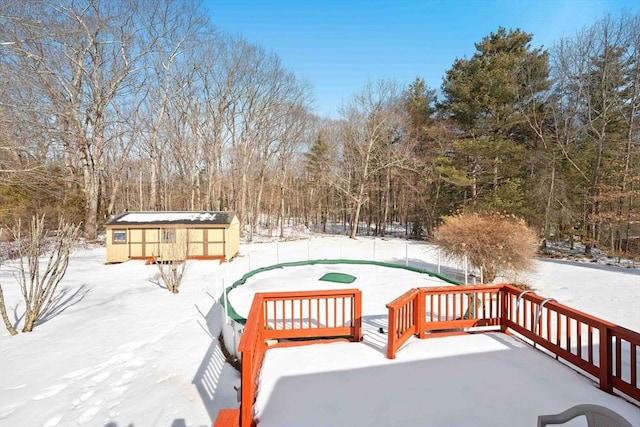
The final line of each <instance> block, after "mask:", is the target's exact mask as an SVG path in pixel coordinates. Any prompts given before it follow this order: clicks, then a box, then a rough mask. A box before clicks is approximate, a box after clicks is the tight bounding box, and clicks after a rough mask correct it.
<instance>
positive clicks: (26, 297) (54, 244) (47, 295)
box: [0, 216, 79, 335]
mask: <svg viewBox="0 0 640 427" xmlns="http://www.w3.org/2000/svg"><path fill="white" fill-rule="evenodd" d="M12 234H13V241H14V243H15V247H16V249H15V251H16V256H17V258H18V271H17V274H16V277H17V279H18V282H19V284H20V290H21V292H22V298H23V301H24V304H25V315H24V326H23V328H22V332H31V331H32V330H33V328H34V327H35V325H36V324H37V323H38V321H40V320H42V319H43V318H44V317H45V316H46V315H47V314H48V313H49V312H50V309H51V308H52V306H53V304H54V303H55V300H56V297H57V295H58V285H59V284H60V281H62V278H63V277H64V275H65V273H66V271H67V266H68V265H69V255H70V252H71V249H72V248H73V245H74V244H75V242H76V240H77V238H78V235H79V226H77V225H72V224H69V223H67V222H65V221H64V220H63V219H60V221H59V222H58V227H57V229H56V230H55V231H54V232H52V233H49V231H48V230H47V229H46V228H45V217H44V216H42V217H33V218H32V219H31V223H30V224H29V227H28V232H27V235H24V234H23V231H22V223H21V221H18V223H17V224H16V225H15V227H13V229H12ZM43 254H45V255H44V259H42V257H43ZM0 309H1V312H2V318H3V321H4V323H5V326H6V327H7V330H9V333H11V334H12V335H15V334H16V331H15V329H14V328H13V327H12V326H11V323H10V322H9V319H8V318H7V317H6V309H5V305H4V297H3V293H2V287H1V286H0Z"/></svg>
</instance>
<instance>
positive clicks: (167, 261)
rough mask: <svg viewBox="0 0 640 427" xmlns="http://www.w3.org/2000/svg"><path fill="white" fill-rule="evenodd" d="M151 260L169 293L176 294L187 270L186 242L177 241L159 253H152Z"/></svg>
mask: <svg viewBox="0 0 640 427" xmlns="http://www.w3.org/2000/svg"><path fill="white" fill-rule="evenodd" d="M153 261H154V264H155V265H156V266H157V267H158V272H159V273H160V279H161V280H162V283H164V285H165V286H166V288H167V289H168V290H169V291H170V292H171V293H173V294H177V293H178V292H179V288H180V285H181V284H182V279H183V277H184V273H185V272H186V270H187V246H186V244H184V245H183V244H181V243H177V244H175V245H174V246H170V247H169V248H168V249H165V251H164V252H163V253H161V254H160V255H155V254H154V255H153Z"/></svg>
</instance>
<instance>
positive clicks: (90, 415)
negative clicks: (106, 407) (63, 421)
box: [76, 406, 100, 424]
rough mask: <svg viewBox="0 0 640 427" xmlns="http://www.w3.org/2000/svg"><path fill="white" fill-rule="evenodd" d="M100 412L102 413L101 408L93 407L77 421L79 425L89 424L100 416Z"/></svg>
mask: <svg viewBox="0 0 640 427" xmlns="http://www.w3.org/2000/svg"><path fill="white" fill-rule="evenodd" d="M98 412H100V407H99V406H92V407H91V408H89V409H87V410H86V411H84V412H83V413H82V415H80V417H79V418H78V419H77V420H76V422H77V423H78V424H84V423H87V422H89V421H91V420H92V419H93V417H95V416H96V415H97V414H98Z"/></svg>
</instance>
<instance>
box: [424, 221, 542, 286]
mask: <svg viewBox="0 0 640 427" xmlns="http://www.w3.org/2000/svg"><path fill="white" fill-rule="evenodd" d="M434 242H435V243H436V244H437V245H438V246H439V247H440V248H441V249H442V251H443V252H444V253H445V255H446V256H448V257H449V258H451V259H454V260H456V261H463V260H464V258H465V257H467V259H468V262H469V265H470V266H472V267H473V268H476V269H478V270H479V269H481V268H482V270H483V279H484V282H485V283H491V282H493V281H494V280H495V279H496V277H497V276H499V275H503V274H506V273H509V272H512V273H513V272H520V271H526V270H528V269H529V268H530V267H531V265H532V263H533V257H534V256H535V253H536V248H537V237H536V233H535V232H534V231H533V230H531V229H530V228H529V227H527V225H526V224H525V222H524V220H522V219H519V218H516V217H515V216H513V215H504V214H499V213H495V212H491V213H463V214H459V215H456V216H452V217H447V218H445V220H444V222H443V223H442V225H440V227H438V228H437V229H436V231H435V240H434Z"/></svg>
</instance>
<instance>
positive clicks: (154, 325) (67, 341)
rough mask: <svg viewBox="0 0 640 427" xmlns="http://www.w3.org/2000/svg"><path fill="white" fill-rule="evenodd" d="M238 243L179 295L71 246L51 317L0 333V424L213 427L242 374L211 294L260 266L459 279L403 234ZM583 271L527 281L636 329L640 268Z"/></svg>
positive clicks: (560, 268) (16, 310)
mask: <svg viewBox="0 0 640 427" xmlns="http://www.w3.org/2000/svg"><path fill="white" fill-rule="evenodd" d="M240 251H241V252H240V256H238V257H237V258H236V259H235V260H233V261H232V262H231V263H229V264H224V265H222V266H218V265H217V263H215V262H210V261H191V262H189V266H188V269H187V272H186V275H185V280H184V283H183V285H182V287H181V290H180V293H179V294H177V295H173V294H171V293H169V292H168V291H167V290H166V289H163V288H162V287H161V285H160V284H159V281H158V273H157V269H156V267H155V266H152V265H144V262H142V261H129V262H126V263H123V264H116V265H105V264H104V260H105V255H106V251H105V249H104V248H101V247H97V248H87V249H82V250H80V251H78V252H77V253H76V254H75V255H74V256H73V259H72V260H71V263H70V265H69V269H68V271H67V275H66V276H65V278H64V280H63V282H62V284H61V287H62V293H61V296H60V299H59V301H58V303H57V306H56V311H57V314H56V315H55V316H51V317H49V318H47V319H45V321H43V322H42V323H41V324H39V325H38V326H37V327H36V328H35V329H34V332H32V333H29V334H19V335H17V336H15V337H12V336H10V335H9V334H8V333H7V332H6V331H4V330H2V331H1V332H0V426H2V427H5V426H6V427H14V426H15V427H31V426H47V427H54V426H60V427H62V426H103V427H107V426H108V427H125V426H135V427H140V426H171V427H184V426H207V425H211V423H212V421H213V420H214V419H215V417H216V414H217V412H218V410H219V409H221V408H230V407H236V406H237V402H236V392H235V390H234V389H233V386H237V385H239V382H240V378H239V374H238V373H237V372H236V371H235V370H234V369H233V368H232V367H231V366H230V365H228V364H226V363H224V359H223V356H222V354H221V351H220V349H219V346H218V341H217V336H218V335H219V333H220V330H221V327H222V325H221V323H222V322H221V320H220V319H221V318H222V316H221V313H220V312H219V306H218V305H217V304H216V299H217V297H218V296H219V295H220V292H221V289H222V287H223V286H229V285H230V284H231V283H233V282H234V281H235V280H237V279H238V278H240V277H241V276H242V275H243V274H245V273H247V272H248V271H250V270H252V269H255V268H258V267H262V266H266V265H271V264H275V263H278V262H285V261H296V260H306V259H322V258H349V259H368V260H378V261H386V262H397V263H402V264H408V265H412V266H416V267H420V268H427V269H431V270H434V271H436V270H437V269H438V268H440V269H441V272H442V273H443V274H454V273H457V278H458V279H460V278H461V275H460V272H459V271H455V270H454V268H457V267H458V266H445V265H443V263H444V260H440V262H439V256H438V251H437V250H436V249H435V248H434V247H432V246H429V245H426V244H424V243H420V242H407V241H404V240H393V239H392V240H381V239H369V238H359V239H357V240H350V239H347V238H344V237H326V236H324V237H315V238H312V239H311V240H299V241H291V242H286V243H260V244H251V245H242V246H241V249H240ZM12 265H13V264H12V262H10V261H7V262H5V263H4V264H3V265H2V266H1V267H0V282H1V283H2V285H3V289H4V293H5V299H6V302H7V306H8V308H9V315H10V316H11V317H12V319H15V320H16V321H19V320H20V316H21V313H22V310H21V307H20V302H19V301H20V293H19V289H18V288H17V285H16V283H15V279H14V277H13V271H12ZM439 265H440V267H439ZM593 267H595V266H594V265H591V264H579V265H576V264H575V263H571V262H563V261H560V260H553V261H550V260H541V261H539V262H537V265H536V270H535V272H533V273H532V274H531V275H530V277H528V279H527V281H528V283H529V284H530V285H532V286H534V287H535V288H536V289H538V291H537V292H538V293H539V294H541V295H544V296H547V297H554V298H556V299H557V300H558V301H559V302H561V303H564V304H567V305H569V306H572V307H575V308H577V309H579V310H582V311H585V312H588V313H590V314H594V315H596V316H599V317H602V318H604V319H606V320H609V321H611V322H614V323H617V324H620V325H622V326H625V327H627V328H630V329H633V330H635V331H640V310H638V307H640V270H639V269H629V268H618V267H606V266H602V267H598V268H593ZM354 275H356V276H358V273H357V272H355V273H354ZM296 283H298V282H297V281H296V277H291V281H290V284H289V286H290V287H291V288H293V289H295V288H296V286H303V282H300V283H298V284H297V285H296ZM354 285H357V287H360V288H363V289H364V286H365V284H364V283H362V282H359V283H354ZM400 293H401V292H400ZM398 294H399V293H398ZM387 302H388V301H387ZM381 358H382V356H381ZM434 387H436V388H437V387H438V385H437V384H436V385H434ZM522 392H523V394H526V390H522ZM639 417H640V414H639ZM639 419H640V418H639ZM527 424H528V423H527ZM514 425H517V424H514Z"/></svg>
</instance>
